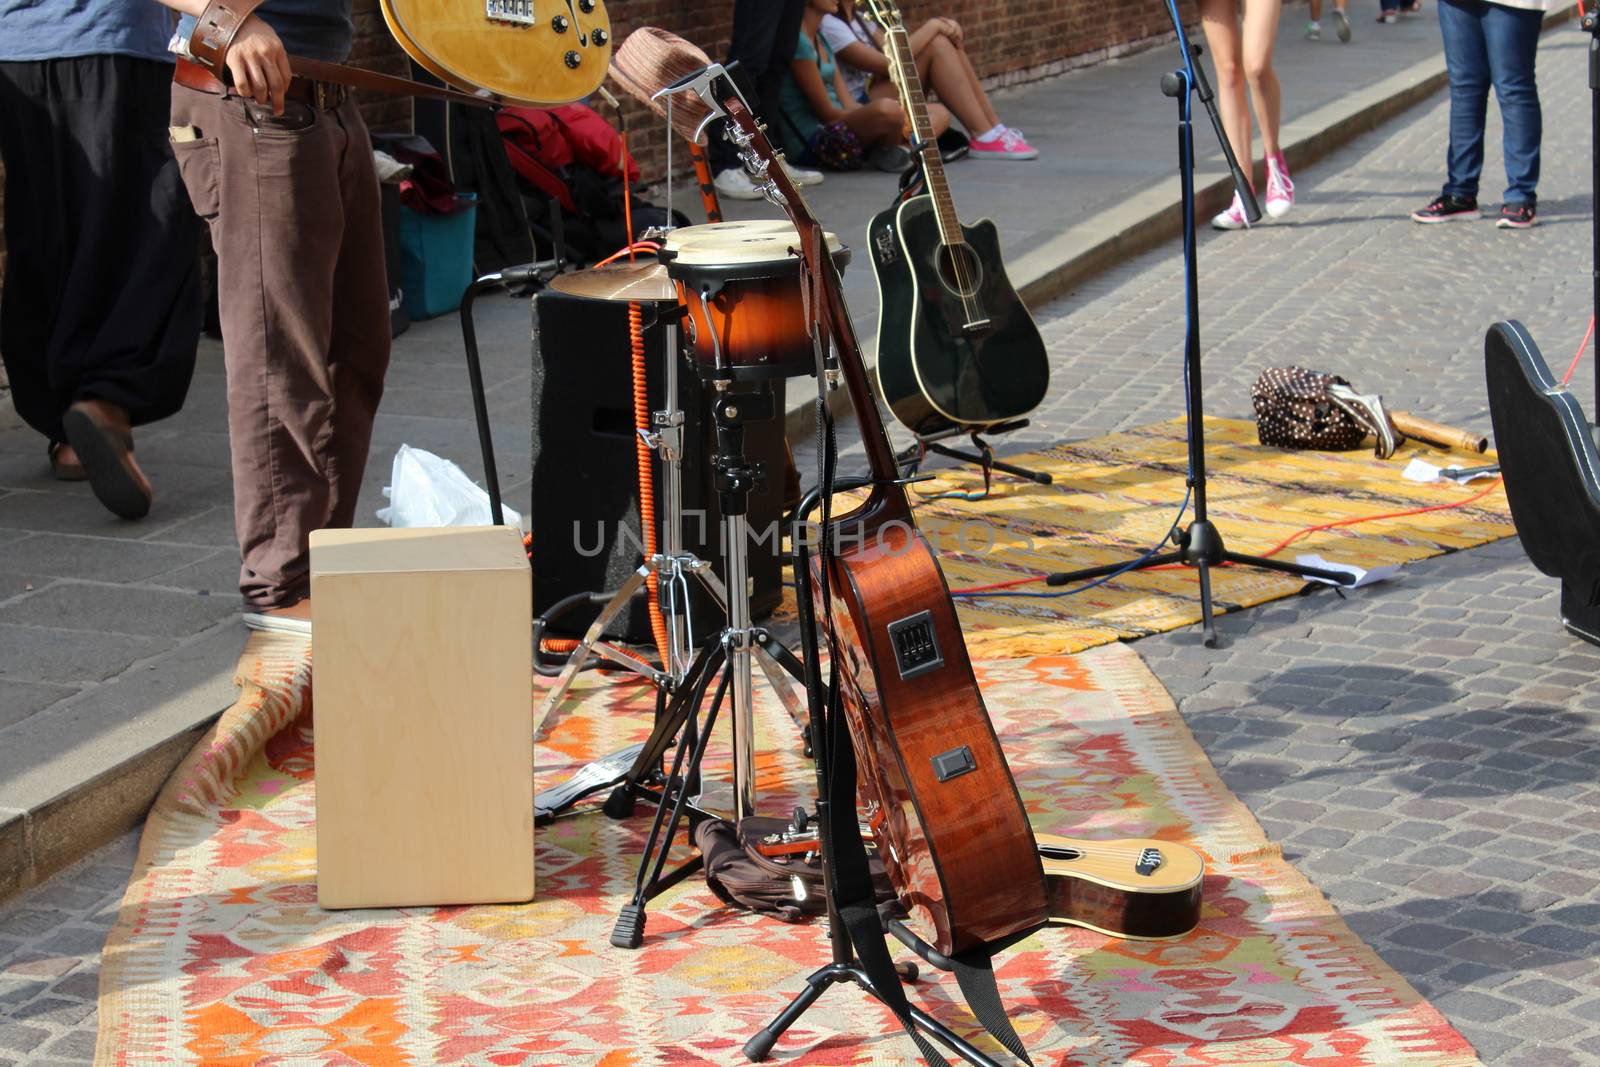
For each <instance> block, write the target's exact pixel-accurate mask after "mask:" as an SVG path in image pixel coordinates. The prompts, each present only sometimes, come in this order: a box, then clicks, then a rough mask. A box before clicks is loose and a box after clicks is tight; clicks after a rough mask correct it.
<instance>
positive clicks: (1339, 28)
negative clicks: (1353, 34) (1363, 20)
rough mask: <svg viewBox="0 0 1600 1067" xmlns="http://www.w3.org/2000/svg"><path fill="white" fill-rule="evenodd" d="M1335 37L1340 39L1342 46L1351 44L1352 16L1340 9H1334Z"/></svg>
mask: <svg viewBox="0 0 1600 1067" xmlns="http://www.w3.org/2000/svg"><path fill="white" fill-rule="evenodd" d="M1333 35H1334V36H1335V37H1337V38H1339V43H1340V44H1349V43H1350V16H1348V15H1346V14H1345V13H1344V12H1343V11H1340V10H1339V9H1338V8H1334V9H1333Z"/></svg>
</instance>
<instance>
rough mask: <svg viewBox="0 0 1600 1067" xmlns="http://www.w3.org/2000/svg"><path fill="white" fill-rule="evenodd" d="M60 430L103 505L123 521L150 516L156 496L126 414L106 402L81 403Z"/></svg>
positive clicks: (81, 401)
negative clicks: (135, 447) (135, 454)
mask: <svg viewBox="0 0 1600 1067" xmlns="http://www.w3.org/2000/svg"><path fill="white" fill-rule="evenodd" d="M61 428H62V429H63V430H65V431H66V434H67V441H68V442H69V443H70V444H71V445H72V450H73V451H74V452H76V453H77V454H78V461H79V462H80V463H82V464H83V469H84V471H85V472H86V473H87V474H88V475H89V488H91V489H93V490H94V495H95V497H96V499H98V500H99V501H100V503H102V504H104V505H105V506H106V508H107V509H108V510H110V512H111V513H112V514H113V515H117V516H120V517H122V518H124V519H142V518H144V517H145V516H146V515H148V514H149V513H150V505H151V504H152V503H153V502H154V501H155V496H156V494H155V491H154V490H153V489H151V488H150V480H149V479H148V478H146V477H145V476H144V471H142V470H140V469H139V464H138V463H137V462H136V461H135V460H134V458H133V426H132V424H131V423H130V422H129V421H128V413H127V412H126V411H123V410H122V409H121V408H119V407H117V406H116V405H115V404H108V403H106V402H105V401H104V400H80V401H78V402H77V403H76V404H73V405H72V406H71V407H70V408H68V409H67V413H66V414H65V415H63V416H62V417H61Z"/></svg>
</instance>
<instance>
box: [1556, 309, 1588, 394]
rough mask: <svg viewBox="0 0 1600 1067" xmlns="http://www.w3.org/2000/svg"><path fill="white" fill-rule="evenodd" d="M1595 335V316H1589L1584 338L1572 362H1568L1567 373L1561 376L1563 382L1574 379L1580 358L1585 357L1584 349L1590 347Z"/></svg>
mask: <svg viewBox="0 0 1600 1067" xmlns="http://www.w3.org/2000/svg"><path fill="white" fill-rule="evenodd" d="M1593 336H1594V316H1593V315H1590V316H1589V328H1588V329H1587V330H1585V331H1584V332H1583V340H1582V341H1579V342H1578V350H1577V351H1576V352H1574V353H1573V354H1572V362H1571V363H1569V364H1567V373H1565V374H1563V375H1562V376H1561V384H1562V385H1566V384H1567V383H1568V382H1570V381H1572V372H1573V371H1575V370H1577V369H1578V360H1580V359H1582V358H1583V350H1584V349H1585V348H1588V347H1589V338H1591V337H1593Z"/></svg>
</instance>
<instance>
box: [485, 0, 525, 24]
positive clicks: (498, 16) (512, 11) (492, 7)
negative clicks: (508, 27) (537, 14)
mask: <svg viewBox="0 0 1600 1067" xmlns="http://www.w3.org/2000/svg"><path fill="white" fill-rule="evenodd" d="M483 10H484V14H485V16H487V17H488V19H489V21H490V22H510V23H513V24H514V25H518V26H532V25H533V24H534V21H535V20H534V14H533V0H484V3H483Z"/></svg>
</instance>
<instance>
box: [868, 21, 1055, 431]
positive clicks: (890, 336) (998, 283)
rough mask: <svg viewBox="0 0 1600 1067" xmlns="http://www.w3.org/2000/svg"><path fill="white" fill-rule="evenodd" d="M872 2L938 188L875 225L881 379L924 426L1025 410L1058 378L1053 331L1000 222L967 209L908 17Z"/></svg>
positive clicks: (897, 413) (888, 396) (969, 424)
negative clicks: (1016, 280)
mask: <svg viewBox="0 0 1600 1067" xmlns="http://www.w3.org/2000/svg"><path fill="white" fill-rule="evenodd" d="M867 5H868V7H870V8H871V10H872V14H873V17H874V18H875V19H876V20H877V22H878V24H879V25H881V26H882V27H883V31H884V43H885V45H886V49H885V50H886V52H887V54H888V57H889V65H890V69H891V70H892V71H893V75H894V80H895V83H896V84H897V85H898V86H899V87H900V101H901V104H902V105H903V106H904V107H905V110H906V114H907V115H908V116H909V118H910V120H911V130H912V136H913V138H914V149H915V152H916V155H917V156H918V157H919V160H920V163H921V167H922V173H923V181H924V184H925V187H926V189H927V191H926V192H925V193H923V194H921V195H918V196H913V197H910V198H908V199H906V200H903V201H901V202H900V203H898V204H896V205H895V206H894V207H891V208H888V209H887V210H885V211H882V212H879V213H878V214H877V215H876V216H875V217H874V218H873V220H872V222H871V223H870V224H869V225H868V226H867V248H868V251H869V253H870V255H871V258H872V269H873V273H874V275H875V276H876V278H877V280H878V297H879V299H878V308H879V310H878V365H877V369H878V387H879V388H880V389H881V390H882V391H883V398H884V400H885V402H887V403H888V405H889V410H890V411H892V412H894V417H895V418H896V419H898V420H899V421H900V422H901V423H903V424H904V425H905V426H906V428H907V429H909V430H911V431H912V432H913V433H916V434H918V435H921V436H928V435H931V434H935V433H938V432H940V431H945V430H950V429H953V428H961V429H982V428H984V427H987V426H994V425H997V424H999V423H1004V422H1010V421H1012V420H1014V419H1020V418H1022V417H1023V416H1025V415H1027V414H1028V413H1029V412H1030V411H1032V410H1033V409H1034V408H1036V407H1038V406H1039V403H1040V402H1041V401H1042V400H1044V398H1045V394H1046V392H1047V391H1048V390H1049V387H1050V359H1049V355H1048V353H1047V352H1046V351H1045V346H1044V339H1043V338H1041V337H1040V336H1039V327H1038V326H1037V325H1036V324H1035V323H1034V321H1033V316H1032V315H1031V314H1029V313H1028V309H1027V307H1026V306H1025V305H1024V304H1023V303H1022V298H1021V297H1019V296H1018V295H1017V291H1016V289H1015V288H1013V287H1012V285H1011V279H1010V278H1008V277H1007V276H1006V268H1005V264H1004V263H1003V262H1002V261H1001V258H1000V237H999V234H998V233H996V231H995V226H994V223H993V222H991V221H989V220H988V219H983V220H980V221H979V222H976V223H974V224H973V225H971V226H967V225H964V224H963V223H962V222H961V220H960V219H959V218H957V217H956V205H955V201H954V199H952V198H951V196H950V185H949V183H948V182H947V181H946V180H945V174H944V161H943V160H942V159H941V158H940V156H939V145H938V144H937V141H936V138H935V137H934V134H933V124H932V123H931V122H930V121H929V120H928V104H927V101H926V100H925V99H924V98H923V94H922V83H921V80H920V79H919V78H918V77H917V64H916V61H915V59H914V58H913V57H912V55H911V38H910V36H909V35H908V34H907V33H906V27H905V21H904V20H903V19H902V18H901V16H900V12H899V11H898V10H897V9H896V8H895V6H894V4H893V2H892V0H867Z"/></svg>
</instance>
